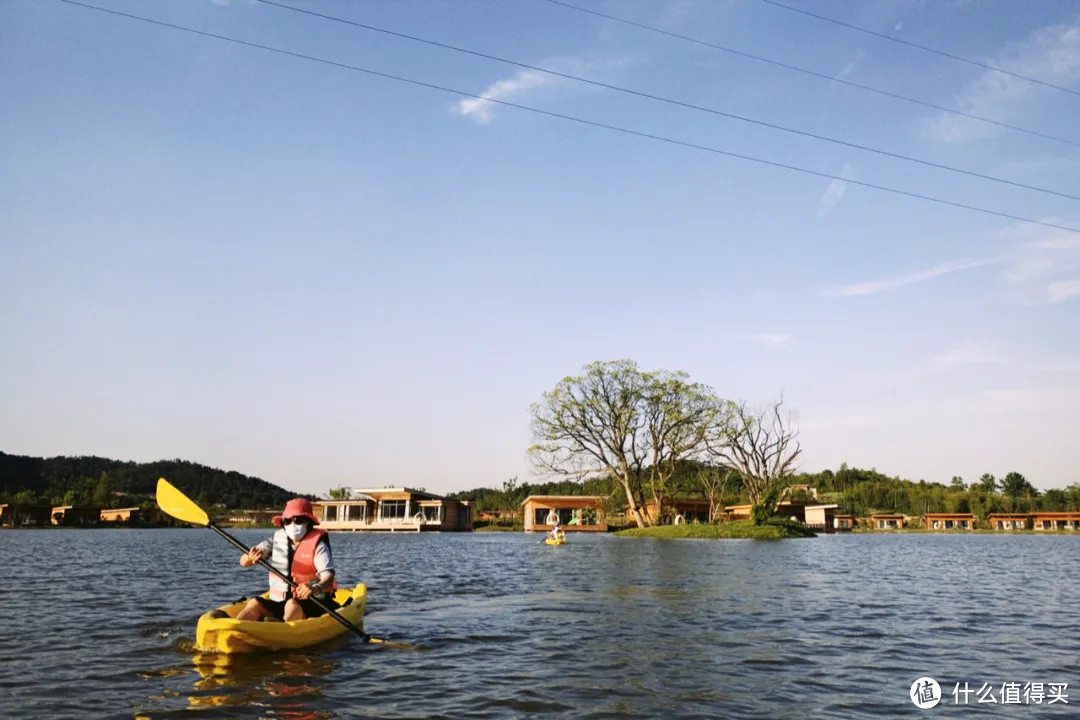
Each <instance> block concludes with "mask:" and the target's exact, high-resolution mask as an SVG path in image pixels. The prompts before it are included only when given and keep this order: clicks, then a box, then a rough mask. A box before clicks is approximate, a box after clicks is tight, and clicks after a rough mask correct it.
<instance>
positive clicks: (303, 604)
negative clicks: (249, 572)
mask: <svg viewBox="0 0 1080 720" xmlns="http://www.w3.org/2000/svg"><path fill="white" fill-rule="evenodd" d="M255 599H256V600H258V601H259V604H260V605H262V606H263V609H264V610H266V612H268V613H270V615H271V617H276V618H277V619H278V620H281V619H283V618H284V617H285V603H286V602H288V601H287V600H271V599H270V598H264V597H257V598H255ZM320 599H321V600H322V603H323V605H326V606H327V607H329V608H332V609H334V610H337V609H338V607H339V606H338V604H337V603H336V602H334V601H333V599H332V593H327V594H326V595H323V596H322V597H321V598H320ZM296 602H298V603H300V609H301V610H302V611H303V612H304V617H306V618H313V617H319V616H320V615H325V614H326V611H325V610H323V609H322V608H321V607H319V606H318V605H317V604H316V603H315V601H314V600H312V599H311V598H308V599H307V600H297V601H296Z"/></svg>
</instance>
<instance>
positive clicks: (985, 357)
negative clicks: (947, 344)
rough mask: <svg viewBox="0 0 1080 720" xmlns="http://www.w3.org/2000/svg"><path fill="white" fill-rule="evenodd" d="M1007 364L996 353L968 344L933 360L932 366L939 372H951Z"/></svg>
mask: <svg viewBox="0 0 1080 720" xmlns="http://www.w3.org/2000/svg"><path fill="white" fill-rule="evenodd" d="M1004 362H1008V361H1007V360H1006V359H1005V358H1004V357H1002V356H1001V355H999V354H998V353H996V352H994V351H993V350H990V349H989V348H986V347H983V346H981V345H978V344H974V343H968V344H964V345H960V346H958V347H954V348H952V349H951V350H949V351H948V352H946V353H944V354H942V355H938V356H937V357H936V358H934V366H935V367H936V368H938V369H939V370H952V369H955V368H959V367H965V366H968V365H998V364H1001V363H1004Z"/></svg>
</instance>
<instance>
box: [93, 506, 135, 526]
mask: <svg viewBox="0 0 1080 720" xmlns="http://www.w3.org/2000/svg"><path fill="white" fill-rule="evenodd" d="M143 519H144V518H143V511H142V508H137V507H129V508H110V509H108V510H101V511H100V514H99V516H98V521H99V522H103V523H124V522H126V523H129V522H133V521H137V520H143Z"/></svg>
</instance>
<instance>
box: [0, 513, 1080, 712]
mask: <svg viewBox="0 0 1080 720" xmlns="http://www.w3.org/2000/svg"><path fill="white" fill-rule="evenodd" d="M266 534H267V533H266V532H260V531H239V532H237V533H236V535H237V536H238V537H239V538H240V539H241V540H242V541H244V542H245V543H247V544H251V543H253V542H255V541H257V540H258V539H260V538H262V537H264V536H265V535H266ZM538 541H539V538H538V537H537V536H527V535H524V534H509V533H506V534H504V533H464V534H434V533H431V534H428V533H424V534H419V535H417V534H394V535H372V534H335V535H333V536H332V542H333V547H334V555H335V562H336V564H337V566H338V570H339V575H340V577H341V578H342V580H343V581H344V582H346V583H354V582H357V581H364V582H367V583H368V588H369V590H368V614H367V616H366V618H365V628H366V630H367V631H368V632H369V633H371V634H373V635H377V636H382V637H387V638H390V639H394V640H406V641H409V642H411V643H414V644H416V645H417V646H419V649H418V650H416V651H405V650H398V649H394V648H389V647H386V646H379V645H365V644H363V643H361V642H359V641H356V640H352V639H344V640H341V641H334V642H333V643H331V644H330V645H328V646H324V647H320V648H318V649H317V650H314V651H308V652H304V653H280V654H267V655H261V656H249V657H233V658H228V659H227V658H223V657H220V656H208V655H199V654H196V653H195V652H194V650H193V648H192V644H193V641H194V634H195V623H196V620H197V618H198V616H199V615H200V614H201V613H203V612H204V611H206V610H208V609H211V608H213V607H216V606H218V605H221V604H224V603H225V602H226V601H232V600H235V599H237V598H238V597H240V596H243V595H251V594H253V593H255V592H258V591H261V589H265V582H266V573H265V571H263V570H261V569H252V570H244V569H241V568H240V567H239V566H238V564H237V557H238V554H237V553H236V552H235V551H234V550H233V549H232V548H231V546H229V545H228V544H227V543H226V542H225V541H224V540H222V539H221V538H219V537H218V536H216V535H215V534H213V533H212V532H210V531H208V530H200V529H190V530H12V531H3V532H0V552H2V553H3V558H4V569H3V573H2V575H0V602H2V603H3V608H4V610H3V615H2V617H3V620H2V622H0V716H2V717H5V718H10V717H20V718H21V717H27V718H46V717H47V718H79V719H84V718H112V717H116V718H133V717H145V718H185V719H187V718H201V717H208V718H210V717H212V718H220V717H230V718H291V719H293V720H305V719H316V718H317V719H329V718H507V717H534V716H545V717H560V718H683V717H686V718H690V717H716V718H725V717H730V718H799V719H802V718H845V719H850V718H895V717H927V716H931V715H944V716H948V717H967V716H968V715H971V714H977V716H978V717H1009V718H1043V717H1077V716H1080V713H1077V708H1078V707H1080V602H1078V596H1080V592H1078V591H1080V578H1078V573H1077V568H1078V567H1080V565H1078V563H1077V558H1078V556H1080V536H1077V537H1061V536H1053V537H1040V536H1032V535H1025V536H1019V537H1009V536H1003V535H973V536H963V535H920V534H908V535H836V536H824V537H819V538H816V539H808V540H793V541H784V542H753V541H711V540H697V541H694V540H674V541H672V540H666V541H665V540H645V539H636V538H617V537H612V536H607V535H594V536H582V535H572V536H571V537H570V543H569V544H568V545H566V546H562V547H549V546H546V545H543V544H542V543H540V542H538ZM920 676H931V677H933V678H935V679H937V681H938V682H939V683H940V685H941V687H942V692H943V694H944V698H943V700H942V702H941V704H940V705H939V706H938V707H936V708H934V709H932V710H919V709H918V708H916V707H915V705H913V704H912V701H911V700H910V698H909V690H910V687H911V684H912V682H913V681H914V680H915V679H916V678H919V677H920ZM957 682H960V683H961V684H963V683H964V682H967V683H968V684H969V688H970V689H973V690H979V689H980V688H981V687H982V685H983V683H988V684H992V685H993V686H994V697H995V699H997V700H998V704H994V705H990V704H987V703H985V702H984V703H978V702H977V700H978V696H977V693H972V694H971V695H970V696H968V698H967V703H966V706H964V705H960V706H957V705H955V704H954V702H955V698H954V696H953V688H954V686H955V684H956V683H957ZM1007 682H1016V683H1019V684H1020V685H1021V686H1022V685H1024V684H1025V683H1029V682H1041V683H1044V684H1049V683H1068V688H1067V690H1066V694H1067V695H1068V696H1069V704H1067V705H1066V704H1063V703H1061V702H1057V703H1055V704H1053V705H1048V704H1047V700H1046V699H1044V701H1043V704H1041V705H1035V704H1033V702H1032V701H1031V699H1030V698H1029V700H1028V704H1024V698H1023V697H1021V698H1020V699H1021V704H1019V705H1014V704H1008V705H1002V704H1000V703H1001V700H1002V696H1001V685H1002V683H1007ZM985 697H986V696H985V694H984V699H985ZM960 701H961V703H963V702H964V697H963V696H961V697H960Z"/></svg>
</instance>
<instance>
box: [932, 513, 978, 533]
mask: <svg viewBox="0 0 1080 720" xmlns="http://www.w3.org/2000/svg"><path fill="white" fill-rule="evenodd" d="M926 527H927V528H928V529H930V530H954V529H960V530H974V529H975V516H974V515H973V514H972V513H926Z"/></svg>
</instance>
